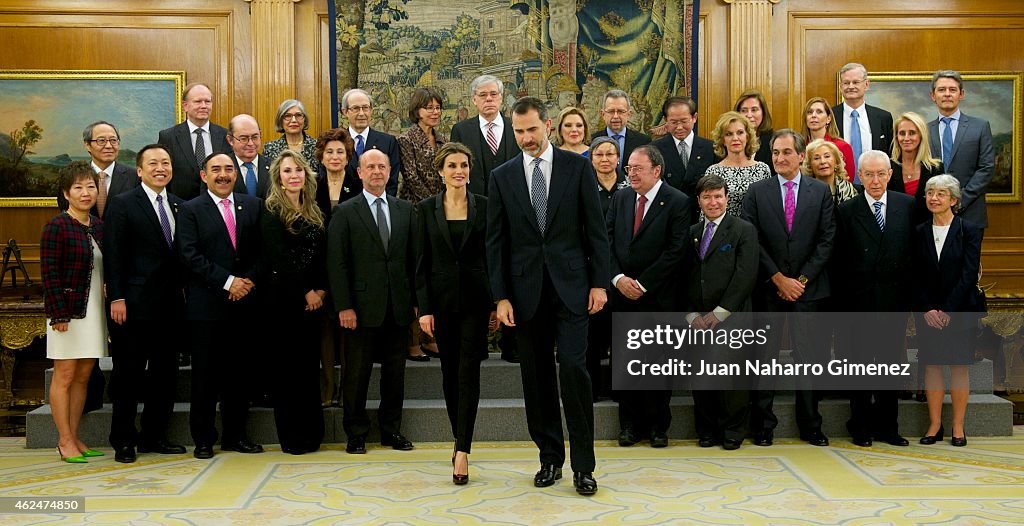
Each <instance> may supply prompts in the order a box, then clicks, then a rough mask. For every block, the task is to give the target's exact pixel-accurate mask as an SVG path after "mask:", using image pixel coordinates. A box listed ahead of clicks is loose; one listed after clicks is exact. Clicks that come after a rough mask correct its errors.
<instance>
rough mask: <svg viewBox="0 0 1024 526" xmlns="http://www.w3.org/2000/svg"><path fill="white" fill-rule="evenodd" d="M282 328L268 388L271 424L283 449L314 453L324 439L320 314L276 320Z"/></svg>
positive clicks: (275, 346) (275, 348)
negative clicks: (272, 376) (270, 399)
mask: <svg viewBox="0 0 1024 526" xmlns="http://www.w3.org/2000/svg"><path fill="white" fill-rule="evenodd" d="M277 320H278V321H279V322H280V325H282V326H283V327H284V328H282V329H280V330H276V331H274V332H273V334H274V335H275V337H274V341H275V345H273V346H271V350H272V353H274V354H276V355H278V357H279V358H278V359H277V360H276V362H275V365H274V367H272V368H271V367H268V368H267V369H269V370H272V371H274V375H275V377H274V382H273V383H272V384H271V388H272V389H273V391H272V393H271V394H272V398H273V400H274V423H275V424H276V425H277V438H278V440H279V441H280V443H281V447H282V448H287V449H302V450H306V451H316V450H317V449H319V448H320V443H321V442H322V441H323V438H324V410H323V408H322V407H321V405H320V335H321V331H320V329H321V326H322V323H321V321H322V314H321V313H320V311H315V312H304V311H300V313H299V315H298V316H293V317H290V318H285V317H281V318H277Z"/></svg>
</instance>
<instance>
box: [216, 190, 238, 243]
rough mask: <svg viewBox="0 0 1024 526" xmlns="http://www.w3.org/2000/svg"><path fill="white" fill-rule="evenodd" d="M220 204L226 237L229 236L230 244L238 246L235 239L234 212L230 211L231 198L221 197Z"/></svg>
mask: <svg viewBox="0 0 1024 526" xmlns="http://www.w3.org/2000/svg"><path fill="white" fill-rule="evenodd" d="M220 205H221V206H223V207H224V226H226V227H228V237H230V238H231V246H232V247H233V248H236V249H237V248H238V242H237V241H236V240H235V214H234V213H232V211H231V200H230V199H221V200H220Z"/></svg>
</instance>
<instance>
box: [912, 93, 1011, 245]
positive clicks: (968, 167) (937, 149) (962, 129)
mask: <svg viewBox="0 0 1024 526" xmlns="http://www.w3.org/2000/svg"><path fill="white" fill-rule="evenodd" d="M928 134H929V138H928V140H929V143H930V145H931V149H932V156H933V157H936V158H938V159H941V158H942V137H941V136H940V135H939V119H935V120H933V121H931V122H929V123H928ZM995 165H996V161H995V150H994V149H993V148H992V126H990V125H989V123H988V121H986V120H985V119H980V118H978V117H968V116H967V115H966V114H964V113H960V123H959V125H958V126H957V129H956V137H953V152H952V154H951V157H950V159H949V164H947V165H946V173H948V174H950V175H952V176H953V177H956V178H957V180H958V181H960V192H961V194H962V196H961V197H960V213H959V215H960V217H963V218H964V219H966V220H968V221H970V222H972V223H974V224H976V225H979V226H981V227H982V228H987V227H988V209H987V208H986V207H985V192H986V190H987V189H988V182H989V181H990V180H992V171H993V169H994V168H995Z"/></svg>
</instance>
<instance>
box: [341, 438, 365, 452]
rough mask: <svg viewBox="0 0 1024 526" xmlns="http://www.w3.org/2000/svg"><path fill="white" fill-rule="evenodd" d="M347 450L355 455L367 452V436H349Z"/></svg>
mask: <svg viewBox="0 0 1024 526" xmlns="http://www.w3.org/2000/svg"><path fill="white" fill-rule="evenodd" d="M345 452H346V453H351V454H353V455H362V454H365V453H366V437H349V439H348V444H347V445H346V446H345Z"/></svg>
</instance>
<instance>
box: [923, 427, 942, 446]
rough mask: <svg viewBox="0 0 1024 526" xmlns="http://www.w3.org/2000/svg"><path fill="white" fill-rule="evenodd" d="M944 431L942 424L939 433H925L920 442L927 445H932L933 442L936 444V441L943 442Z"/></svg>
mask: <svg viewBox="0 0 1024 526" xmlns="http://www.w3.org/2000/svg"><path fill="white" fill-rule="evenodd" d="M943 431H944V430H943V429H942V426H941V425H940V426H939V432H938V433H935V434H934V435H925V436H923V437H921V440H919V441H918V442H920V443H921V444H924V445H926V446H930V445H932V444H934V443H936V442H942V435H943Z"/></svg>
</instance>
